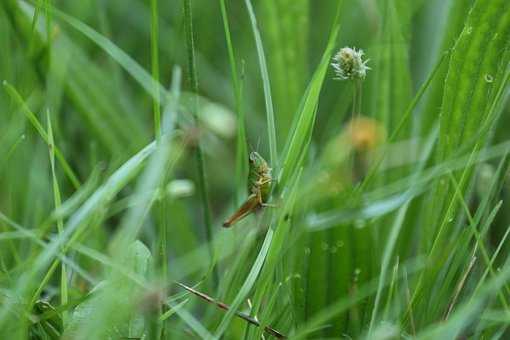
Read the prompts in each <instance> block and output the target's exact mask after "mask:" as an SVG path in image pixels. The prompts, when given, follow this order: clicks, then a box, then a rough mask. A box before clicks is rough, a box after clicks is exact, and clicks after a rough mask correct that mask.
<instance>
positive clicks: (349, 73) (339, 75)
mask: <svg viewBox="0 0 510 340" xmlns="http://www.w3.org/2000/svg"><path fill="white" fill-rule="evenodd" d="M363 54H364V53H363V50H357V51H356V48H350V47H344V48H342V49H340V51H338V52H337V54H335V56H334V57H333V62H332V63H331V66H333V69H334V70H335V73H336V78H335V79H340V80H347V79H351V80H354V79H360V80H363V79H365V76H366V75H367V71H368V70H370V67H368V66H367V65H366V64H367V62H368V60H363Z"/></svg>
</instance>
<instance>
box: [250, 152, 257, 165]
mask: <svg viewBox="0 0 510 340" xmlns="http://www.w3.org/2000/svg"><path fill="white" fill-rule="evenodd" d="M256 159H257V154H256V153H255V152H250V162H252V163H253V162H255V160H256Z"/></svg>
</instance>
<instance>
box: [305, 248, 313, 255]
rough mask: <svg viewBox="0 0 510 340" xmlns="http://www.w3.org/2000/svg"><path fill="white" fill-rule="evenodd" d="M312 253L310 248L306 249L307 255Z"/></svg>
mask: <svg viewBox="0 0 510 340" xmlns="http://www.w3.org/2000/svg"><path fill="white" fill-rule="evenodd" d="M311 252H312V251H311V250H310V248H308V247H306V248H305V255H310V253H311Z"/></svg>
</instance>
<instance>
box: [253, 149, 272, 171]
mask: <svg viewBox="0 0 510 340" xmlns="http://www.w3.org/2000/svg"><path fill="white" fill-rule="evenodd" d="M249 161H250V166H251V167H253V168H254V169H256V171H257V172H258V173H262V172H267V171H269V170H270V168H269V166H268V165H267V162H266V160H265V159H264V158H262V156H261V155H259V154H258V153H257V152H255V151H252V152H251V153H250V158H249Z"/></svg>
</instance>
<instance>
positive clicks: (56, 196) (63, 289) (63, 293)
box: [46, 111, 69, 325]
mask: <svg viewBox="0 0 510 340" xmlns="http://www.w3.org/2000/svg"><path fill="white" fill-rule="evenodd" d="M46 121H47V123H48V149H49V154H50V167H51V179H52V184H53V200H54V204H55V210H57V209H60V207H61V205H62V198H61V194H60V188H59V185H58V181H57V175H56V173H55V141H54V139H53V129H52V127H51V119H50V113H49V111H46ZM57 229H58V233H59V235H62V233H63V232H64V223H63V221H62V219H60V218H59V219H57ZM68 301H69V293H68V288H67V271H66V266H65V264H62V265H61V272H60V304H61V305H66V304H67V302H68ZM67 318H68V314H67V311H64V313H63V315H62V320H64V325H65V323H66V321H67Z"/></svg>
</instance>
